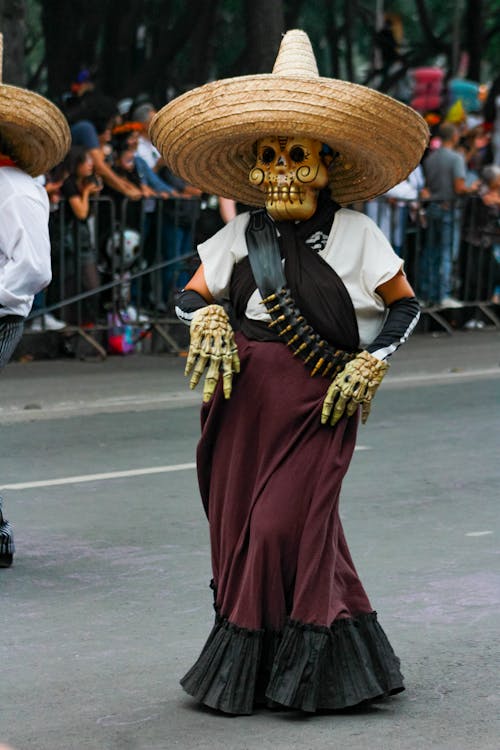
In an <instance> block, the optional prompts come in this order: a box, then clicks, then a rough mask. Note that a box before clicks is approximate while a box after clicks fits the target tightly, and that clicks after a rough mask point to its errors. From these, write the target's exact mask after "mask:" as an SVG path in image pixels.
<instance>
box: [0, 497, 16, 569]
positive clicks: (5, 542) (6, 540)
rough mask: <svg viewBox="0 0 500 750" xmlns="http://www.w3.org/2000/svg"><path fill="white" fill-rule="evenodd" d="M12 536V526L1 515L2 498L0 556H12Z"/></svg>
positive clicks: (0, 500) (0, 502)
mask: <svg viewBox="0 0 500 750" xmlns="http://www.w3.org/2000/svg"><path fill="white" fill-rule="evenodd" d="M14 550H15V547H14V534H13V533H12V526H11V525H10V523H9V522H8V521H7V519H6V518H4V517H3V514H2V498H1V497H0V555H12V554H14Z"/></svg>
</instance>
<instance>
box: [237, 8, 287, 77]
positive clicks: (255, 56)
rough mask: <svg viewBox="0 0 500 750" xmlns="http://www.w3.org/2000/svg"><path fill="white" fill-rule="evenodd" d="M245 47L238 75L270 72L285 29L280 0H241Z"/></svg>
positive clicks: (239, 63)
mask: <svg viewBox="0 0 500 750" xmlns="http://www.w3.org/2000/svg"><path fill="white" fill-rule="evenodd" d="M244 18H245V22H244V29H245V31H246V47H245V52H244V55H243V59H242V60H240V61H239V62H238V65H239V67H240V72H239V75H241V74H244V73H248V74H252V73H270V72H271V71H272V69H273V65H274V61H275V60H276V53H277V51H278V48H279V46H280V43H281V38H282V34H283V33H284V31H285V13H284V7H283V2H282V0H273V2H269V0H245V6H244Z"/></svg>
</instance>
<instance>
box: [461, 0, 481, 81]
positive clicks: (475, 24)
mask: <svg viewBox="0 0 500 750" xmlns="http://www.w3.org/2000/svg"><path fill="white" fill-rule="evenodd" d="M462 28H463V29H464V31H465V39H464V47H465V50H466V51H467V52H468V54H469V69H468V71H467V78H469V79H470V80H471V81H480V80H481V58H482V52H483V49H484V47H485V41H486V40H485V39H484V36H483V31H484V3H483V0H468V2H467V6H466V8H465V11H464V16H463V22H462Z"/></svg>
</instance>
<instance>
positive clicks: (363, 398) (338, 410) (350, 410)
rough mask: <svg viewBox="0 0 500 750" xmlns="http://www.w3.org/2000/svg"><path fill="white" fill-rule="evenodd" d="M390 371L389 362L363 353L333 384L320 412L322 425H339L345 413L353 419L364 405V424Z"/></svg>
mask: <svg viewBox="0 0 500 750" xmlns="http://www.w3.org/2000/svg"><path fill="white" fill-rule="evenodd" d="M388 369H389V365H388V364H387V362H382V361H381V360H380V359H377V358H376V357H373V356H372V355H371V354H369V352H366V351H362V352H360V353H359V354H358V355H357V357H355V358H354V359H352V360H351V361H350V362H348V363H347V365H346V366H345V367H344V369H343V370H342V372H340V373H339V374H338V375H337V376H336V377H335V378H334V380H333V381H332V383H331V385H330V387H329V388H328V391H327V393H326V397H325V400H324V402H323V410H322V412H321V423H322V424H327V422H330V424H331V425H334V424H336V423H337V422H338V421H339V419H340V418H341V417H342V416H343V415H344V413H345V414H346V415H347V416H348V417H351V416H352V415H353V414H354V413H355V411H356V410H357V408H358V406H359V405H360V404H361V421H362V422H363V424H365V422H366V420H367V419H368V415H369V413H370V408H371V401H372V398H373V397H374V395H375V392H376V390H377V388H378V387H379V385H380V383H381V382H382V379H383V377H384V375H385V373H386V372H387V370H388Z"/></svg>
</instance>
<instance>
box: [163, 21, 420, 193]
mask: <svg viewBox="0 0 500 750" xmlns="http://www.w3.org/2000/svg"><path fill="white" fill-rule="evenodd" d="M276 135H285V136H287V135H288V136H291V135H293V136H302V137H309V138H314V139H317V140H319V141H322V142H323V143H326V144H327V145H328V146H330V147H331V148H332V149H333V151H334V152H337V153H338V157H337V159H336V160H335V163H334V167H333V170H332V177H331V180H330V186H331V192H332V197H333V198H334V199H335V200H336V201H338V202H339V203H340V204H343V205H346V204H349V203H353V202H355V201H364V200H368V199H370V198H375V197H376V196H378V195H381V194H382V193H385V192H386V191H387V190H389V189H390V188H391V187H393V186H394V185H397V184H398V183H399V182H402V181H403V180H404V179H405V178H406V177H407V176H408V174H409V173H410V172H411V171H412V170H413V169H414V168H415V167H416V166H417V164H418V163H419V161H420V159H421V158H422V154H423V152H424V149H425V147H426V144H427V141H428V138H429V129H428V127H427V124H426V122H425V121H424V120H423V118H422V117H421V116H420V115H419V114H418V113H417V112H415V110H413V109H411V108H410V107H408V106H406V105H405V104H402V103H401V102H399V101H397V100H396V99H393V98H392V97H390V96H387V95H386V94H381V93H380V92H378V91H375V90H373V89H370V88H368V87H366V86H361V85H359V84H354V83H349V82H347V81H341V80H337V79H333V78H323V77H320V76H319V74H318V68H317V65H316V59H315V57H314V53H313V50H312V46H311V43H310V41H309V38H308V36H307V34H306V33H305V32H303V31H300V30H298V29H295V30H292V31H288V32H287V33H286V34H285V36H284V37H283V40H282V42H281V46H280V49H279V52H278V57H277V59H276V63H275V65H274V68H273V72H272V73H270V74H259V75H249V76H240V77H237V78H227V79H223V80H220V81H214V82H213V83H208V84H205V85H204V86H201V87H199V88H196V89H193V90H191V91H188V92H187V93H185V94H183V95H182V96H179V97H178V98H176V99H174V100H172V101H171V102H169V104H167V105H166V106H164V107H163V108H162V109H161V110H160V111H159V112H158V113H157V114H156V116H155V117H154V119H153V121H152V123H151V127H150V136H151V139H152V141H153V143H154V144H155V145H156V147H157V148H158V150H159V151H160V152H161V154H162V156H163V158H164V160H165V162H166V164H167V166H168V167H169V168H170V169H172V171H173V172H174V173H175V174H177V175H179V176H180V177H182V178H183V179H184V180H186V181H187V182H189V183H191V184H192V185H194V186H196V187H198V188H200V189H201V190H202V191H203V192H206V193H212V194H214V195H219V196H223V197H227V198H234V199H236V200H238V201H241V202H242V203H246V204H249V205H253V206H261V205H263V204H264V202H265V194H264V193H263V192H261V191H260V190H259V189H258V188H257V187H254V186H253V185H251V184H250V182H249V180H248V175H249V172H250V170H251V168H252V166H253V165H254V163H255V152H254V144H255V141H256V140H257V139H259V138H262V137H264V136H276Z"/></svg>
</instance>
